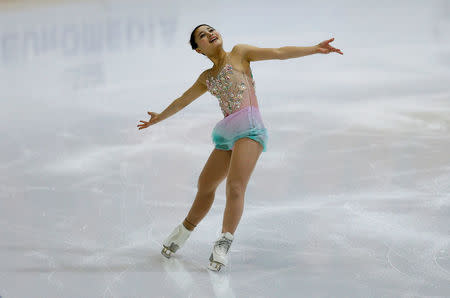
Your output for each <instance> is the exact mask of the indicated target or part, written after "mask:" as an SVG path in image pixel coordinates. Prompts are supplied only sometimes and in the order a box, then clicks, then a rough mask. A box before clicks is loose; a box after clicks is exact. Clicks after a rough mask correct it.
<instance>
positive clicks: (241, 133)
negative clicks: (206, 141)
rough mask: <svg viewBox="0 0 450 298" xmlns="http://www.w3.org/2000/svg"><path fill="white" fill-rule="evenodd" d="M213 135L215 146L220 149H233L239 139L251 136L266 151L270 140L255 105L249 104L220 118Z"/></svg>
mask: <svg viewBox="0 0 450 298" xmlns="http://www.w3.org/2000/svg"><path fill="white" fill-rule="evenodd" d="M211 137H212V141H213V143H214V145H215V148H216V149H220V150H233V147H234V142H236V141H237V140H238V139H241V138H250V139H252V140H255V141H257V142H258V143H260V144H261V145H262V146H263V152H265V151H266V146H267V140H268V134H267V129H266V128H265V126H264V123H263V121H262V118H261V114H260V113H259V109H258V108H257V107H255V106H248V107H246V108H243V109H242V110H239V111H237V112H234V113H233V114H230V115H228V116H226V117H225V118H223V119H222V120H220V121H219V122H218V123H217V124H216V126H215V127H214V129H213V131H212V134H211Z"/></svg>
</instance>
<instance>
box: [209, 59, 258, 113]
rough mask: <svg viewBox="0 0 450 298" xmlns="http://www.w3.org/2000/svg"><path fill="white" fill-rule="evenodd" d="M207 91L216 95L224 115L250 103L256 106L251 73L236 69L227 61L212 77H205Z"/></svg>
mask: <svg viewBox="0 0 450 298" xmlns="http://www.w3.org/2000/svg"><path fill="white" fill-rule="evenodd" d="M206 86H207V88H208V91H209V92H210V93H211V94H212V95H214V96H215V97H217V99H218V100H219V105H220V108H221V110H222V113H223V115H224V116H225V117H226V116H228V115H230V114H232V113H235V112H237V111H239V110H241V109H243V108H246V107H248V106H250V105H253V106H256V107H258V103H257V100H256V94H255V81H254V80H253V75H252V76H251V77H250V76H249V75H247V74H245V73H242V72H240V71H237V70H236V69H234V68H233V66H232V65H231V64H229V63H227V64H225V66H224V67H223V68H222V69H221V70H220V72H219V73H218V74H217V75H216V76H215V77H214V76H210V77H209V78H208V79H206Z"/></svg>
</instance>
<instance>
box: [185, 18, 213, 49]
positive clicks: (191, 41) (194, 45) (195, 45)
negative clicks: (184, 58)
mask: <svg viewBox="0 0 450 298" xmlns="http://www.w3.org/2000/svg"><path fill="white" fill-rule="evenodd" d="M201 26H209V25H208V24H200V25H198V26H197V27H195V28H194V30H192V33H191V40H190V43H191V47H192V49H193V50H195V49H196V48H198V44H197V43H196V42H195V35H194V33H195V30H197V28H198V27H201ZM209 27H211V26H209ZM211 28H212V27H211Z"/></svg>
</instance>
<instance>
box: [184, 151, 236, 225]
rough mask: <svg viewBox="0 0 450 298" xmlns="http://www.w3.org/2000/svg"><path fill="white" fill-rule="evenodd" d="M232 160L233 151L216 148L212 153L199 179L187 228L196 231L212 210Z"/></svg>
mask: <svg viewBox="0 0 450 298" xmlns="http://www.w3.org/2000/svg"><path fill="white" fill-rule="evenodd" d="M230 160H231V150H228V151H225V150H219V149H215V148H214V150H213V151H212V153H211V155H210V156H209V158H208V160H207V162H206V164H205V166H204V167H203V170H202V172H201V173H200V176H199V178H198V183H197V195H196V197H195V200H194V203H193V204H192V207H191V209H190V210H189V213H188V215H187V216H186V220H185V221H188V222H187V225H188V226H187V227H186V228H188V229H189V228H192V229H194V228H195V226H197V225H198V224H199V223H200V221H201V220H202V219H203V218H204V217H205V216H206V214H207V213H208V211H209V210H210V209H211V206H212V203H213V202H214V197H215V194H216V189H217V187H218V186H219V184H220V183H221V182H222V181H223V180H224V179H225V178H226V177H227V174H228V169H229V166H230ZM189 223H190V225H189Z"/></svg>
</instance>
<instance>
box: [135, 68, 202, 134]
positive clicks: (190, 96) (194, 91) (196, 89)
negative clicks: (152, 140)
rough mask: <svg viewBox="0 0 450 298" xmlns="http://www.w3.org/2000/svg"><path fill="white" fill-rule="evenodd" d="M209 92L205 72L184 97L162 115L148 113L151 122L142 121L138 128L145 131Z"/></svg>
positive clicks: (173, 103) (176, 100)
mask: <svg viewBox="0 0 450 298" xmlns="http://www.w3.org/2000/svg"><path fill="white" fill-rule="evenodd" d="M207 90H208V89H207V87H206V70H205V71H204V72H202V73H201V74H200V76H199V77H198V79H197V81H195V83H194V84H193V85H192V86H191V87H190V88H189V89H188V90H186V91H185V92H184V93H183V95H181V96H180V97H178V98H177V99H175V100H174V101H173V102H172V103H171V104H170V105H169V106H168V107H167V108H166V109H165V110H164V111H162V112H161V113H160V114H158V113H155V112H148V114H149V115H150V116H151V117H150V120H149V121H142V120H141V121H140V122H142V123H141V124H138V125H137V126H138V127H139V129H143V128H146V127H149V126H150V125H153V124H155V123H158V122H160V121H162V120H164V119H166V118H168V117H170V116H172V115H173V114H175V113H177V112H178V111H180V110H182V109H183V108H184V107H185V106H187V105H188V104H190V103H191V102H193V101H194V100H195V99H197V98H198V97H200V96H201V95H202V94H203V93H205V92H206V91H207Z"/></svg>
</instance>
